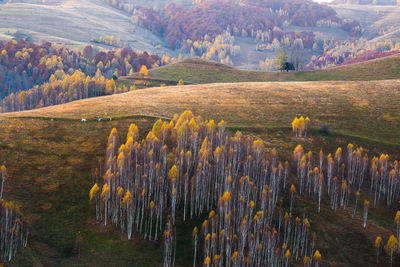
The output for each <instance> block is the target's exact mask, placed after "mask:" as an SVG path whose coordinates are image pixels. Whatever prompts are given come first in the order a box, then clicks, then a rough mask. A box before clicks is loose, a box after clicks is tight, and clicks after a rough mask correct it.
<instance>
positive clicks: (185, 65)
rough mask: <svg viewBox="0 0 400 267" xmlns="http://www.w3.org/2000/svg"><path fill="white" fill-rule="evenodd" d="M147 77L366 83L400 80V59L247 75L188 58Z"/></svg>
mask: <svg viewBox="0 0 400 267" xmlns="http://www.w3.org/2000/svg"><path fill="white" fill-rule="evenodd" d="M149 75H150V77H157V78H163V79H171V80H177V81H178V80H180V79H183V81H184V82H190V83H214V82H266V81H339V80H343V81H369V80H386V79H399V78H400V55H394V56H389V57H385V58H380V59H375V60H370V61H366V62H363V63H357V64H352V65H347V66H341V67H336V68H331V69H327V70H316V71H300V72H290V73H283V72H264V71H248V70H240V69H237V68H233V67H229V66H227V65H224V64H220V63H216V62H213V61H208V60H203V59H198V58H189V59H185V60H183V61H180V62H177V63H173V64H169V65H167V66H163V67H160V68H155V69H151V70H150V74H149Z"/></svg>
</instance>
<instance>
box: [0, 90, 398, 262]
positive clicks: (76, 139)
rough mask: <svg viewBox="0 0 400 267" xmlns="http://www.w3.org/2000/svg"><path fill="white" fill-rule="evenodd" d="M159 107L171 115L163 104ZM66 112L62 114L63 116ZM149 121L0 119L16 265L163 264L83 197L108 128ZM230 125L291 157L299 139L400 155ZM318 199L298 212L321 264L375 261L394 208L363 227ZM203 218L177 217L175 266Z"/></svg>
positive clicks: (340, 139)
mask: <svg viewBox="0 0 400 267" xmlns="http://www.w3.org/2000/svg"><path fill="white" fill-rule="evenodd" d="M143 91H145V90H143ZM121 96H122V95H121ZM125 96H126V95H125ZM81 107H82V106H81ZM193 108H197V109H198V107H196V106H193ZM204 111H205V109H203V111H201V109H198V110H197V114H200V115H203V116H209V113H207V112H204ZM161 112H163V113H164V114H165V115H166V116H167V115H169V114H168V113H167V112H165V110H163V109H162V110H161ZM69 114H70V113H66V117H68V116H69ZM15 115H20V114H15ZM22 115H26V114H22ZM218 115H219V116H221V114H218ZM154 121H155V118H152V117H145V116H132V117H130V118H125V119H118V120H113V121H104V122H100V123H99V122H95V121H94V120H91V121H89V122H87V123H81V122H80V121H79V120H71V119H65V118H61V117H60V118H59V119H56V120H54V121H52V120H50V119H45V118H40V117H37V118H26V117H25V118H7V117H3V118H2V123H1V124H0V130H1V132H2V133H3V134H2V139H1V140H0V160H1V162H2V163H4V164H6V165H7V166H8V169H9V174H10V177H11V179H12V181H10V184H9V190H8V192H9V193H8V197H9V198H10V199H12V200H13V201H16V202H17V203H18V204H20V205H21V209H22V212H23V214H24V215H25V216H26V218H27V219H28V221H29V222H30V224H31V237H30V240H29V243H28V248H27V249H25V250H23V251H22V252H21V254H20V255H18V256H17V258H16V260H15V263H14V265H15V266H72V265H73V266H104V265H112V266H161V264H162V247H161V245H160V244H159V243H154V242H145V241H142V240H141V237H140V236H139V235H138V234H134V238H133V240H132V241H129V242H128V241H127V240H126V239H125V237H121V236H120V234H119V233H118V232H117V231H115V230H113V229H112V228H104V227H103V226H102V225H101V224H97V223H96V222H95V219H94V217H95V215H94V211H93V210H92V209H91V208H90V205H89V201H88V191H89V189H90V187H91V185H92V178H91V175H90V173H91V170H92V169H93V168H94V167H95V166H96V164H97V162H98V160H99V159H100V160H102V157H103V156H104V153H105V145H106V142H107V136H108V133H109V132H110V130H111V128H113V127H116V128H117V130H118V132H119V135H120V136H125V135H126V132H127V129H128V127H129V124H130V123H131V122H134V123H136V124H137V125H138V126H139V127H140V134H141V136H144V135H145V134H146V131H148V130H149V129H150V128H151V124H152V123H153V122H154ZM240 123H241V124H245V123H247V119H245V118H243V119H242V121H240ZM230 129H231V130H232V131H235V130H241V131H242V132H243V133H244V134H246V135H247V136H250V137H251V138H261V139H262V140H263V141H264V142H265V144H266V146H267V147H276V148H278V149H279V153H280V156H281V157H282V158H283V159H290V158H291V151H292V150H293V148H294V147H295V146H296V145H297V144H298V143H301V144H302V145H303V146H304V147H305V148H306V149H307V150H308V149H310V150H312V151H313V152H316V153H317V152H318V151H319V148H323V150H324V151H325V152H334V151H335V149H336V147H337V146H342V147H345V146H346V145H347V143H349V142H351V143H354V144H356V145H360V146H363V147H364V148H365V149H366V151H368V153H369V155H376V154H377V153H378V152H386V153H390V155H391V156H393V157H394V158H398V157H399V156H400V154H399V151H400V150H399V146H396V145H391V144H388V143H383V142H376V141H373V140H370V139H368V138H362V137H354V136H349V135H341V134H334V135H332V136H330V137H326V136H322V135H321V134H320V133H319V131H318V130H313V132H312V135H313V137H312V138H311V139H308V140H302V139H297V138H294V137H293V136H292V135H291V134H290V130H289V128H288V127H271V128H266V127H240V126H236V127H233V128H230ZM315 205H316V203H315V202H314V201H311V202H310V201H309V200H308V199H307V198H304V199H299V201H298V203H297V205H296V210H295V214H301V213H302V212H303V211H306V213H307V216H308V218H309V219H310V222H311V225H312V226H311V227H312V228H311V229H312V231H316V233H317V246H318V248H320V251H321V253H322V255H323V260H324V264H326V265H328V266H376V265H375V264H373V262H374V260H375V255H374V251H375V250H374V248H373V242H374V239H375V237H376V236H377V235H382V236H384V237H385V238H386V239H387V236H388V235H389V234H390V233H392V232H394V231H395V229H394V228H395V227H394V225H393V216H394V214H393V211H391V210H389V209H387V208H385V207H384V206H383V205H382V206H379V207H376V208H371V209H370V215H369V220H368V227H367V228H366V229H363V228H362V226H361V218H360V216H361V214H358V215H357V216H356V218H355V219H351V211H350V208H348V209H347V210H346V211H341V210H340V211H338V212H337V213H333V212H332V211H331V210H330V207H329V205H330V204H329V201H327V200H326V201H323V205H322V208H321V210H322V212H321V213H320V214H318V213H317V212H316V206H315ZM178 219H179V217H178ZM200 224H201V222H200V221H194V222H191V223H186V224H182V223H180V222H179V220H178V223H177V233H178V254H177V263H178V266H190V264H191V262H192V258H191V256H192V255H193V254H192V253H193V251H192V246H191V241H190V240H191V231H192V229H193V227H194V225H197V226H199V225H200ZM78 231H80V232H81V234H82V239H83V244H84V248H83V252H82V258H81V259H80V260H78V259H77V258H76V254H74V252H73V244H74V240H75V237H76V234H77V232H78ZM354 255H357V257H354ZM397 260H398V259H395V261H397ZM381 264H382V266H387V261H385V260H384V259H383V258H382V259H381Z"/></svg>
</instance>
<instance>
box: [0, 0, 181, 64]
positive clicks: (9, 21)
mask: <svg viewBox="0 0 400 267" xmlns="http://www.w3.org/2000/svg"><path fill="white" fill-rule="evenodd" d="M61 29H62V30H61ZM16 33H17V35H18V34H19V36H20V37H19V38H21V37H30V38H29V39H30V40H33V41H35V42H39V41H43V40H45V41H49V42H56V43H64V44H66V45H68V46H70V47H71V46H72V47H78V48H83V47H85V46H86V45H88V44H91V45H94V46H99V47H102V48H106V49H110V48H112V47H109V46H104V45H101V44H97V43H92V42H91V39H92V38H96V39H97V38H99V37H100V36H103V37H105V36H110V35H114V36H115V37H116V38H119V39H120V40H121V47H133V48H135V49H137V50H141V51H147V52H148V53H150V54H155V53H157V54H169V55H171V56H176V55H175V52H174V51H172V50H171V49H168V48H165V46H164V45H163V43H164V42H163V40H161V39H160V38H159V37H157V36H156V35H154V34H152V33H151V32H150V31H148V30H145V29H143V28H141V27H138V26H135V27H134V26H133V25H132V23H131V17H130V15H129V14H127V13H124V12H122V11H119V10H118V9H115V8H112V7H111V6H109V5H107V3H105V1H102V0H88V1H78V0H50V1H36V0H26V1H12V2H11V3H6V4H3V3H1V1H0V40H3V39H5V40H8V39H12V38H13V36H15V35H16ZM17 38H18V37H17ZM157 45H160V46H159V47H157Z"/></svg>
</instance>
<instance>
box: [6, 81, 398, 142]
mask: <svg viewBox="0 0 400 267" xmlns="http://www.w3.org/2000/svg"><path fill="white" fill-rule="evenodd" d="M399 102H400V80H389V81H371V82H272V83H232V84H229V83H226V84H206V85H187V86H174V87H157V88H149V89H143V90H136V91H132V92H128V93H124V94H118V95H112V96H106V97H99V98H90V99H84V100H81V101H75V102H71V103H67V104H64V105H58V106H52V107H47V108H41V109H36V110H30V111H24V112H20V113H4V114H1V115H0V118H1V117H14V116H25V117H31V116H33V117H54V118H75V119H80V118H88V119H93V118H94V117H95V116H96V115H102V114H105V113H107V114H108V115H109V116H111V117H113V118H118V117H126V116H133V115H147V116H155V117H158V116H161V117H168V118H171V117H172V116H173V114H174V113H180V112H182V111H183V110H185V109H192V110H193V112H195V113H197V114H201V115H202V116H205V117H206V118H214V119H217V120H221V119H224V120H226V121H227V122H228V123H230V124H231V125H232V126H249V127H254V126H262V127H265V126H268V127H275V126H279V127H287V126H290V122H291V120H292V119H293V117H294V116H295V115H297V114H301V115H307V116H310V118H311V119H312V121H313V127H320V126H321V125H322V124H327V125H329V127H331V129H332V130H334V131H337V132H341V133H345V134H353V135H359V136H365V137H368V138H372V139H377V140H382V141H388V142H394V143H398V144H400V137H399V135H398V133H399V132H400V117H399V113H398V103H399Z"/></svg>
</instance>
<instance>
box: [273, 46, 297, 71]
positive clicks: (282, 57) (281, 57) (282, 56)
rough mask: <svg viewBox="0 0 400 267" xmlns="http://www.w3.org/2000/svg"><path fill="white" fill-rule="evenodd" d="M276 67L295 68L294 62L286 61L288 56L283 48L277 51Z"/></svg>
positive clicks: (289, 69)
mask: <svg viewBox="0 0 400 267" xmlns="http://www.w3.org/2000/svg"><path fill="white" fill-rule="evenodd" d="M276 68H277V69H278V70H280V71H286V72H289V71H292V70H296V69H295V67H294V64H293V63H292V62H289V61H288V56H287V54H286V51H285V50H282V51H280V52H279V53H278V57H277V59H276Z"/></svg>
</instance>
